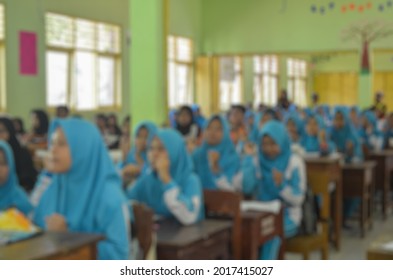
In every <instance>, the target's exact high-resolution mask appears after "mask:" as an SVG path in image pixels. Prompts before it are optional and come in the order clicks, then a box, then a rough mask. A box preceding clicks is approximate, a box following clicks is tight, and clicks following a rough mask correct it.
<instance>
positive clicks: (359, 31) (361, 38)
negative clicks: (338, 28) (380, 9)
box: [341, 20, 393, 74]
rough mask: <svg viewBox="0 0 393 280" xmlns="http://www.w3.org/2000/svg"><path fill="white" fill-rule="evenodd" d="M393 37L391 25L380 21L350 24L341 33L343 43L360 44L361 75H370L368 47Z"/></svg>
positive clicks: (392, 25) (392, 26)
mask: <svg viewBox="0 0 393 280" xmlns="http://www.w3.org/2000/svg"><path fill="white" fill-rule="evenodd" d="M392 35H393V24H392V23H391V22H385V21H380V20H374V21H364V20H363V21H360V22H355V23H353V24H351V25H350V26H349V27H347V28H345V29H344V30H343V31H342V33H341V38H342V40H343V41H356V42H360V43H361V46H362V54H361V73H364V74H368V73H370V45H371V43H373V42H376V41H378V40H381V39H384V38H387V37H390V36H392Z"/></svg>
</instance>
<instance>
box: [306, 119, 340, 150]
mask: <svg viewBox="0 0 393 280" xmlns="http://www.w3.org/2000/svg"><path fill="white" fill-rule="evenodd" d="M300 144H301V145H302V147H303V148H304V150H305V153H306V154H317V155H321V156H326V155H329V154H331V153H333V152H335V150H336V147H335V145H334V143H333V142H332V141H331V140H330V138H329V137H328V134H327V131H326V126H325V122H324V121H323V119H322V118H321V117H320V116H318V115H312V116H310V117H308V119H307V122H306V132H305V133H304V135H303V137H302V139H301V141H300Z"/></svg>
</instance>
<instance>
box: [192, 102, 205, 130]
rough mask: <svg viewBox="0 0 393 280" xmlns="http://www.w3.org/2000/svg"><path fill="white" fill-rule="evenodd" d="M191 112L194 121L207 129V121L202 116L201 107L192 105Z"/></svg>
mask: <svg viewBox="0 0 393 280" xmlns="http://www.w3.org/2000/svg"><path fill="white" fill-rule="evenodd" d="M191 110H192V112H193V114H194V121H195V123H196V124H197V125H198V126H199V127H200V128H203V127H205V124H206V119H205V117H204V116H202V115H201V113H200V110H201V108H200V107H199V105H198V104H192V105H191Z"/></svg>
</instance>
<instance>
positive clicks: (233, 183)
mask: <svg viewBox="0 0 393 280" xmlns="http://www.w3.org/2000/svg"><path fill="white" fill-rule="evenodd" d="M204 138H205V139H204V140H203V143H202V145H201V146H200V147H199V148H197V149H196V150H195V151H194V153H193V160H194V168H195V172H196V173H197V175H199V178H200V179H201V183H202V187H203V188H206V189H221V190H230V191H235V190H236V189H240V188H241V177H242V174H241V172H240V157H239V155H238V154H237V152H236V150H235V145H234V144H233V142H232V141H231V138H230V136H229V127H228V124H227V122H226V121H225V120H224V118H223V117H221V116H218V115H215V116H213V117H211V118H210V119H209V121H208V122H207V126H206V128H205V132H204Z"/></svg>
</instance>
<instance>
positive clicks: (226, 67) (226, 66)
mask: <svg viewBox="0 0 393 280" xmlns="http://www.w3.org/2000/svg"><path fill="white" fill-rule="evenodd" d="M241 62H242V60H241V58H240V57H237V56H236V57H220V59H219V64H220V85H219V86H220V87H219V89H220V94H219V107H220V110H221V111H227V110H229V108H230V107H231V105H232V104H239V103H241V102H242V99H243V98H242V97H243V91H242V63H241Z"/></svg>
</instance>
